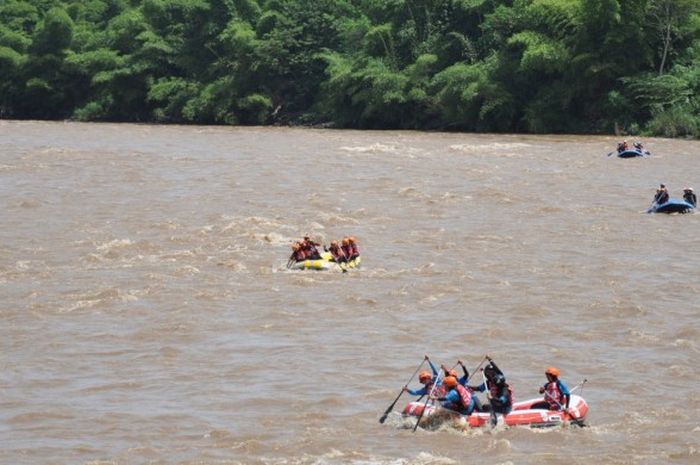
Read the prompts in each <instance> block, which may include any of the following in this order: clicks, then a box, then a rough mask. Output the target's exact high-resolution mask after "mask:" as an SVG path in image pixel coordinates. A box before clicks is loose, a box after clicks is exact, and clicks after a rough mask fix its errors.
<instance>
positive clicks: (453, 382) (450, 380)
mask: <svg viewBox="0 0 700 465" xmlns="http://www.w3.org/2000/svg"><path fill="white" fill-rule="evenodd" d="M442 384H443V385H444V386H445V387H448V388H453V387H455V386H457V378H455V377H454V376H448V377H446V378H445V379H444V380H443V381H442Z"/></svg>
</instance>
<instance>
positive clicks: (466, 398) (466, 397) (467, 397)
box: [455, 384, 472, 408]
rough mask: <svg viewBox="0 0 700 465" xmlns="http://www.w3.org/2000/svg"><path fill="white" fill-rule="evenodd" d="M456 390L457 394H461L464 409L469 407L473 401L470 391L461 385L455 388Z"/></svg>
mask: <svg viewBox="0 0 700 465" xmlns="http://www.w3.org/2000/svg"><path fill="white" fill-rule="evenodd" d="M455 389H456V390H457V394H459V400H460V402H461V404H462V407H464V408H467V407H469V403H470V402H471V401H472V394H471V393H470V392H469V390H468V389H466V388H465V387H464V386H462V385H461V384H458V385H457V386H455Z"/></svg>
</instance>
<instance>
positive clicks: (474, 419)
mask: <svg viewBox="0 0 700 465" xmlns="http://www.w3.org/2000/svg"><path fill="white" fill-rule="evenodd" d="M538 402H542V398H541V397H539V398H536V399H530V400H525V401H522V402H514V403H513V410H512V411H511V412H510V413H509V414H508V415H501V414H496V415H497V416H496V418H497V425H506V426H529V427H531V428H545V427H551V426H560V425H565V424H570V425H578V426H584V425H585V423H584V421H585V419H586V413H588V404H587V403H586V401H585V400H584V399H583V397H581V396H577V395H575V394H572V395H571V401H570V403H569V408H568V409H566V410H544V409H533V408H531V407H532V405H534V404H536V403H538ZM424 410H425V411H424ZM421 413H422V415H421ZM402 415H403V417H404V418H410V417H416V418H421V417H422V418H421V420H420V423H419V425H418V426H421V427H428V426H430V425H433V424H434V423H435V418H436V417H439V419H440V420H442V421H444V420H448V421H450V420H451V421H453V422H455V423H456V424H457V425H458V426H462V427H468V428H481V427H488V426H492V416H491V413H489V412H474V413H472V414H471V415H469V416H466V415H460V414H459V413H457V412H454V411H452V410H448V409H445V408H441V407H438V406H435V405H432V404H426V403H425V402H417V401H414V402H409V403H408V404H407V405H406V406H405V407H404V409H403V413H402Z"/></svg>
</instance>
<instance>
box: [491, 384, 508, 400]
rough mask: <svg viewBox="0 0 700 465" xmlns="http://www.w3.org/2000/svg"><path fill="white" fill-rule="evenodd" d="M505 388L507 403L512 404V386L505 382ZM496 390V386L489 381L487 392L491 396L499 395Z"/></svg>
mask: <svg viewBox="0 0 700 465" xmlns="http://www.w3.org/2000/svg"><path fill="white" fill-rule="evenodd" d="M506 389H507V390H508V394H507V395H506V399H508V405H513V388H511V387H510V384H507V383H506ZM498 391H499V389H498V386H497V385H496V384H494V383H491V386H490V387H489V393H490V394H491V398H497V397H500V395H499V392H498Z"/></svg>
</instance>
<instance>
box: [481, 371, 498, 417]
mask: <svg viewBox="0 0 700 465" xmlns="http://www.w3.org/2000/svg"><path fill="white" fill-rule="evenodd" d="M481 376H483V378H484V389H485V391H486V398H487V399H488V401H489V405H490V406H491V427H494V426H496V425H497V424H498V417H497V416H496V410H495V409H494V405H493V399H492V398H491V391H490V390H489V385H488V383H487V382H486V374H485V373H484V370H483V368H482V369H481Z"/></svg>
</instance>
